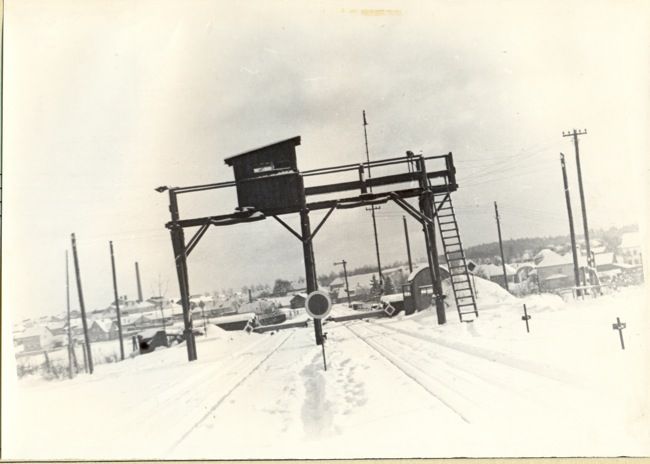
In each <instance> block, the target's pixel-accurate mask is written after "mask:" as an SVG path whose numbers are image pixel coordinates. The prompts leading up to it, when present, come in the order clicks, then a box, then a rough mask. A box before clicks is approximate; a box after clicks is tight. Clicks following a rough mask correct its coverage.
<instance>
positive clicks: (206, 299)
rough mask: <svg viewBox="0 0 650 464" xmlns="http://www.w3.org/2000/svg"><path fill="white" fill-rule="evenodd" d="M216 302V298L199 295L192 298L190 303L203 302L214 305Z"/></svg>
mask: <svg viewBox="0 0 650 464" xmlns="http://www.w3.org/2000/svg"><path fill="white" fill-rule="evenodd" d="M213 301H214V298H212V297H211V296H204V295H197V296H193V297H191V298H190V302H192V303H196V304H199V303H201V302H203V303H212V302H213Z"/></svg>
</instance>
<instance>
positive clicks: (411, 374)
mask: <svg viewBox="0 0 650 464" xmlns="http://www.w3.org/2000/svg"><path fill="white" fill-rule="evenodd" d="M344 327H345V328H347V329H348V330H349V331H350V332H352V334H354V336H356V337H357V338H358V339H359V340H361V341H362V342H364V343H365V344H366V345H368V346H369V347H370V348H371V349H372V350H373V351H375V352H376V353H377V354H379V355H380V356H381V357H382V358H384V359H385V360H386V361H388V362H389V363H390V364H391V365H392V366H393V367H394V368H395V369H397V370H399V371H400V372H401V373H402V374H404V375H405V376H406V377H408V378H409V379H411V380H412V381H413V382H414V383H416V384H417V385H419V386H420V387H421V388H422V389H424V390H425V391H426V392H427V393H429V394H430V395H431V396H433V397H434V398H435V399H436V400H438V401H439V402H440V403H442V404H443V405H444V406H446V407H447V408H448V409H450V410H451V411H452V412H454V413H455V414H456V415H457V416H458V417H460V419H462V420H463V421H464V422H466V423H469V422H470V421H469V419H468V418H467V417H466V415H465V414H464V413H463V412H462V411H461V410H462V409H463V408H460V407H458V405H457V404H456V403H457V401H456V400H450V399H449V398H448V395H449V392H447V395H445V396H446V397H445V396H443V395H441V393H440V385H439V384H438V385H437V386H436V385H432V382H431V380H429V379H423V374H422V373H421V372H418V371H417V369H414V368H412V367H409V366H412V365H410V364H409V363H408V362H406V361H405V360H404V359H403V358H401V357H399V356H396V355H395V354H393V353H391V352H390V351H389V350H387V349H385V348H383V347H382V346H381V345H379V344H378V343H376V342H374V341H372V340H370V339H369V338H368V337H365V336H363V335H361V334H360V333H359V332H358V331H357V330H354V329H352V327H351V326H350V325H349V324H348V325H345V326H344ZM405 366H406V367H405Z"/></svg>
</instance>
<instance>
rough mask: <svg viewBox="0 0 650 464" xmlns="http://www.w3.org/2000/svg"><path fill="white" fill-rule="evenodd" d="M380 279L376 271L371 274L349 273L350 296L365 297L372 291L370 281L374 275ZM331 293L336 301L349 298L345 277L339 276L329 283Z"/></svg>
mask: <svg viewBox="0 0 650 464" xmlns="http://www.w3.org/2000/svg"><path fill="white" fill-rule="evenodd" d="M373 276H375V279H379V275H378V274H377V273H376V272H373V273H370V274H357V275H348V287H349V289H350V298H353V299H354V298H355V297H364V296H366V295H368V294H369V293H370V283H371V281H372V277H373ZM329 291H330V295H331V296H332V298H333V302H334V303H338V302H340V301H344V300H345V299H346V298H347V295H346V288H345V278H344V277H337V278H336V279H334V280H333V281H332V282H330V285H329Z"/></svg>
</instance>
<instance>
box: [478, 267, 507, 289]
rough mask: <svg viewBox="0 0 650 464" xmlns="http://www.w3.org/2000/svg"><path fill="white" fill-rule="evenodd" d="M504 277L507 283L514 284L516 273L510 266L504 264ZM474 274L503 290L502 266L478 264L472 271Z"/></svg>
mask: <svg viewBox="0 0 650 464" xmlns="http://www.w3.org/2000/svg"><path fill="white" fill-rule="evenodd" d="M505 267H506V277H507V279H508V283H514V281H515V275H516V274H517V271H516V269H515V268H514V267H512V266H511V265H510V264H506V266H505ZM474 274H476V275H477V276H479V277H483V278H485V279H487V280H490V281H492V282H494V283H496V284H499V285H501V286H502V287H504V288H505V286H506V285H505V279H504V277H503V266H501V265H500V264H499V265H497V264H480V265H479V266H477V267H476V269H475V270H474Z"/></svg>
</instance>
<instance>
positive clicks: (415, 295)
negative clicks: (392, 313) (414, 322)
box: [402, 265, 449, 314]
mask: <svg viewBox="0 0 650 464" xmlns="http://www.w3.org/2000/svg"><path fill="white" fill-rule="evenodd" d="M438 271H439V272H440V277H441V279H447V278H448V277H449V271H448V270H447V268H446V267H445V266H439V267H438ZM402 293H403V294H404V314H413V313H414V312H415V311H421V310H423V309H426V308H428V307H429V306H431V304H432V303H433V282H432V281H431V273H430V272H429V266H426V265H425V266H420V267H418V268H416V269H414V270H413V272H411V274H410V275H409V276H408V279H407V280H406V283H405V284H404V285H402Z"/></svg>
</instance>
